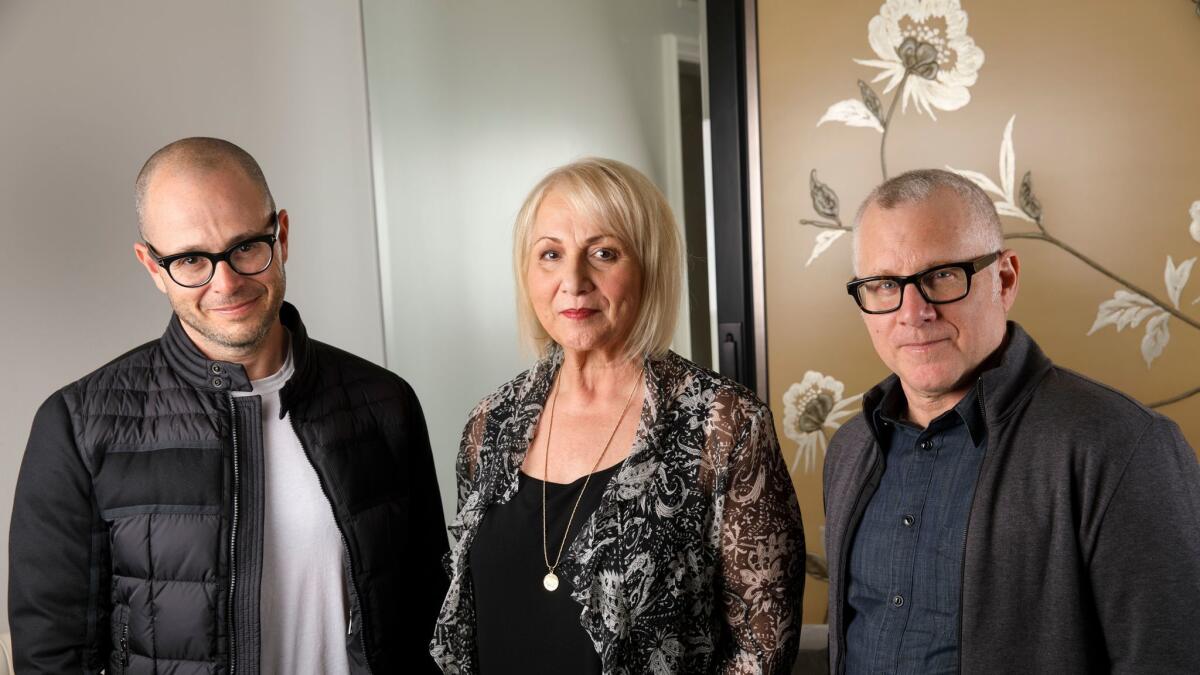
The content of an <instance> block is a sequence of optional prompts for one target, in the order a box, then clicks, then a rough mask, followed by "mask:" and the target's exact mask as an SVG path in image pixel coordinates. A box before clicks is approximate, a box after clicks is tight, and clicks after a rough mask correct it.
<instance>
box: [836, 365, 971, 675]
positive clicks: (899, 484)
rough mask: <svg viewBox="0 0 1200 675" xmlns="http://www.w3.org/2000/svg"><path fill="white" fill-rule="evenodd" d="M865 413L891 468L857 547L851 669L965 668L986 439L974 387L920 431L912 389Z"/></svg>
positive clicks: (850, 607) (850, 612)
mask: <svg viewBox="0 0 1200 675" xmlns="http://www.w3.org/2000/svg"><path fill="white" fill-rule="evenodd" d="M893 393H894V395H893V396H891V397H889V398H885V399H884V400H883V401H881V402H880V404H879V406H878V408H876V409H875V410H872V411H865V412H866V413H867V415H868V417H867V419H868V420H871V422H872V424H873V425H874V426H875V430H876V436H877V438H879V439H880V443H881V445H882V450H883V462H884V467H885V468H884V471H883V476H882V478H881V479H880V483H879V487H878V489H877V490H876V491H875V494H874V495H873V496H872V497H871V501H870V502H869V503H868V504H867V508H866V510H865V512H864V513H863V518H862V521H861V523H860V524H859V527H858V530H857V533H856V534H855V536H854V541H853V544H852V546H851V548H850V559H849V570H848V571H849V579H848V585H847V598H846V600H847V603H846V672H847V673H849V674H853V673H894V674H896V675H905V674H908V673H913V674H917V673H919V674H921V675H927V674H934V673H956V672H958V624H959V608H960V594H961V590H962V565H963V553H964V548H965V546H966V531H967V518H968V516H969V514H970V510H971V500H972V497H973V496H974V494H975V484H976V482H977V480H978V477H979V468H980V464H981V462H982V460H983V454H984V449H985V446H986V438H985V427H984V421H983V414H982V411H980V410H979V405H978V396H977V393H976V390H975V388H974V387H973V388H972V389H971V391H970V393H968V394H967V396H966V397H964V398H963V400H962V401H960V402H959V403H958V405H956V406H955V407H954V408H953V409H951V410H948V411H946V412H945V413H944V414H942V415H940V416H939V417H938V418H937V419H935V420H933V421H932V422H931V423H930V424H929V427H928V428H926V429H920V428H918V427H915V426H913V425H911V424H909V423H907V422H904V421H903V418H902V414H903V411H904V409H905V405H906V404H905V401H904V400H903V392H902V390H901V389H900V388H899V387H897V388H896V389H895V390H893Z"/></svg>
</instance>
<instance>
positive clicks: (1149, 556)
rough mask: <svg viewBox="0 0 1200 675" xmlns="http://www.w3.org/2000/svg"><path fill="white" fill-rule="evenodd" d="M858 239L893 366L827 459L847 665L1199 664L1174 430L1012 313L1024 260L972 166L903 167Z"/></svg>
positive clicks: (860, 289) (1191, 459)
mask: <svg viewBox="0 0 1200 675" xmlns="http://www.w3.org/2000/svg"><path fill="white" fill-rule="evenodd" d="M854 241H855V247H854V269H855V275H856V276H855V278H854V279H853V280H852V281H850V283H848V284H847V290H848V291H849V293H850V295H851V297H852V298H853V300H854V302H855V303H856V304H857V306H858V309H859V310H860V312H861V313H862V318H863V322H864V323H865V324H866V327H867V332H868V333H869V334H870V337H871V341H872V343H873V344H874V347H875V351H876V352H877V353H878V354H879V358H880V359H881V360H882V361H883V362H884V364H886V365H887V367H888V369H889V370H891V371H892V372H893V375H892V376H890V377H888V378H887V379H886V380H884V381H883V382H882V383H880V384H879V385H878V386H876V387H875V388H873V389H871V390H870V391H869V392H867V393H866V394H865V395H864V396H863V412H862V413H861V414H859V415H857V416H855V417H854V418H853V419H852V420H850V421H849V422H847V423H846V424H845V425H844V426H842V428H841V429H840V430H839V431H838V432H837V434H836V435H835V436H834V437H833V439H832V441H831V442H830V445H829V451H828V454H827V457H826V461H825V508H826V540H825V544H826V546H825V549H826V552H827V554H828V557H829V570H830V586H829V605H830V610H829V624H830V625H829V635H830V640H829V642H830V661H831V667H832V672H834V673H849V674H854V673H868V672H870V673H876V672H886V673H897V674H904V673H922V674H926V673H989V674H990V673H1002V672H1014V673H1017V672H1019V673H1056V674H1058V673H1110V672H1111V673H1135V672H1137V673H1185V672H1186V673H1197V672H1200V650H1198V649H1197V648H1196V644H1195V638H1196V630H1197V629H1196V626H1197V625H1200V466H1198V464H1197V461H1196V455H1195V453H1194V451H1193V450H1192V449H1191V448H1190V447H1188V444H1187V442H1186V441H1185V440H1184V438H1183V436H1182V434H1181V433H1180V431H1179V428H1178V427H1177V426H1176V425H1175V424H1174V423H1173V422H1171V421H1170V420H1168V419H1167V418H1165V417H1163V416H1162V415H1160V414H1158V413H1156V412H1154V411H1152V410H1150V409H1148V408H1146V407H1144V406H1142V405H1140V404H1139V403H1137V402H1136V401H1134V400H1132V399H1130V398H1129V397H1128V396H1125V395H1124V394H1121V393H1120V392H1118V391H1115V390H1113V389H1110V388H1108V387H1106V386H1104V385H1102V384H1099V383H1096V382H1093V381H1091V380H1088V379H1087V378H1085V377H1083V376H1081V375H1078V374H1076V373H1074V372H1071V371H1069V370H1066V369H1064V368H1060V367H1058V366H1055V365H1054V364H1053V363H1052V362H1051V361H1050V360H1049V359H1048V358H1047V357H1046V356H1045V354H1043V353H1042V351H1041V350H1040V349H1039V348H1038V346H1037V344H1035V343H1034V341H1033V339H1032V338H1031V337H1030V336H1029V335H1028V334H1027V333H1026V332H1025V331H1024V330H1022V328H1021V327H1020V326H1018V325H1017V324H1016V323H1013V322H1010V321H1007V314H1008V311H1009V310H1010V309H1011V308H1012V306H1013V302H1014V301H1015V300H1016V297H1017V289H1018V279H1019V272H1020V264H1019V262H1018V259H1017V256H1016V254H1015V253H1014V252H1013V251H1011V250H1007V249H1005V248H1004V241H1003V235H1002V232H1001V229H1000V220H999V217H998V216H997V214H996V210H995V208H994V206H993V205H992V203H991V201H990V200H989V199H988V197H987V195H986V194H985V193H984V192H983V191H982V190H980V189H979V188H978V187H977V186H975V185H974V184H973V183H971V182H969V181H967V180H965V179H963V178H962V177H960V176H958V175H956V174H953V173H950V172H946V171H939V170H922V171H912V172H909V173H906V174H903V175H901V176H897V177H895V178H893V179H891V180H889V181H887V182H885V183H883V184H882V185H880V186H879V187H877V188H875V190H874V191H873V192H872V193H871V194H870V196H868V197H867V199H866V201H865V202H864V203H863V206H862V208H861V209H859V212H858V217H857V219H856V224H855V230H854ZM906 291H907V292H906Z"/></svg>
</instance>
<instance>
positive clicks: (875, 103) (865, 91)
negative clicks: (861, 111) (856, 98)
mask: <svg viewBox="0 0 1200 675" xmlns="http://www.w3.org/2000/svg"><path fill="white" fill-rule="evenodd" d="M858 91H859V93H860V94H862V101H863V105H865V106H867V110H870V111H871V114H872V115H874V116H875V119H877V120H879V121H880V122H883V104H882V103H880V102H879V96H877V95H876V94H875V90H874V89H872V88H871V85H869V84H867V83H866V82H863V81H862V80H859V81H858Z"/></svg>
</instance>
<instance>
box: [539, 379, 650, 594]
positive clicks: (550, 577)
mask: <svg viewBox="0 0 1200 675" xmlns="http://www.w3.org/2000/svg"><path fill="white" fill-rule="evenodd" d="M645 374H646V369H645V367H643V368H642V371H641V372H640V373H638V379H637V382H634V383H633V388H632V389H630V390H629V398H627V399H625V407H624V408H622V409H621V416H620V417H618V418H617V425H616V426H615V427H613V430H612V433H611V434H609V435H608V440H607V441H605V442H604V448H603V449H602V450H601V451H600V456H599V457H597V458H596V462H595V463H594V464H592V470H591V471H589V472H588V475H587V478H585V479H584V480H583V488H582V489H581V490H580V491H579V496H578V497H576V498H575V506H573V507H571V516H570V517H569V518H567V528H566V530H564V531H563V538H562V542H561V543H559V545H558V554H557V555H555V556H554V563H553V564H552V563H551V562H550V544H549V540H550V535H549V534H548V533H547V527H546V482H547V480H548V479H549V478H550V438H551V437H552V436H553V435H554V412H555V410H557V409H558V389H559V387H558V382H557V380H556V381H555V383H554V396H553V397H552V398H551V399H550V424H549V425H548V426H547V427H546V455H545V457H544V458H543V462H542V557H543V559H544V560H545V561H546V576H544V577H542V586H545V587H546V590H547V591H550V592H554V591H555V590H557V589H558V575H557V574H555V573H554V570H555V569H557V568H558V563H559V561H560V560H562V553H563V549H564V548H566V545H567V537H568V536H569V535H570V534H571V523H573V522H574V521H575V511H577V510H578V509H579V502H580V501H582V500H583V493H584V492H586V491H587V486H588V483H589V482H591V480H592V474H593V473H595V472H596V467H598V466H600V460H602V459H604V455H606V454H607V453H608V446H609V445H611V444H612V439H613V438H614V437H615V436H616V435H617V429H620V428H621V422H623V421H624V420H625V414H626V413H628V412H629V404H630V403H632V402H633V395H634V394H635V393H637V390H638V385H640V384H641V383H642V377H643V376H645Z"/></svg>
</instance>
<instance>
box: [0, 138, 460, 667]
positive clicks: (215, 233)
mask: <svg viewBox="0 0 1200 675" xmlns="http://www.w3.org/2000/svg"><path fill="white" fill-rule="evenodd" d="M135 201H136V207H137V214H138V220H139V227H140V234H141V241H138V242H137V243H135V244H134V246H133V249H134V253H135V255H136V256H137V259H138V262H139V264H140V266H141V268H142V269H143V270H144V271H145V272H146V274H147V275H148V276H149V278H150V280H151V281H152V282H153V283H154V285H155V287H156V288H158V290H159V291H161V292H162V293H163V294H165V295H166V296H167V299H168V301H169V302H170V305H171V308H172V309H173V310H174V312H173V315H172V317H171V320H170V322H169V324H168V326H167V330H166V332H165V333H164V334H163V336H162V337H161V338H159V339H157V340H153V341H151V342H148V343H146V344H144V345H142V346H141V347H137V348H135V349H133V350H132V351H130V352H128V353H127V354H125V355H123V356H121V357H119V358H117V359H116V360H114V361H112V362H111V363H109V364H108V365H105V366H103V367H101V368H100V369H99V370H96V371H95V372H93V373H91V374H89V375H87V376H85V377H83V378H82V379H80V380H79V381H77V382H74V383H72V384H69V385H67V386H66V387H64V388H62V389H60V390H59V391H57V392H55V393H54V394H53V395H52V396H51V397H50V398H49V399H48V400H47V401H46V403H45V404H43V405H42V407H41V409H40V410H39V411H38V413H37V416H36V418H35V419H34V422H33V430H32V432H31V433H30V437H29V444H28V447H27V448H26V451H25V456H24V459H23V461H22V464H21V474H20V477H19V478H18V481H17V489H16V498H15V501H14V504H13V512H12V530H11V536H10V539H9V547H10V549H9V550H10V560H11V565H10V568H11V578H10V586H9V608H8V609H9V623H10V625H11V626H12V631H13V652H14V658H15V663H16V669H17V672H19V673H99V672H101V671H104V672H107V673H110V674H115V673H121V674H123V673H160V672H161V673H176V674H178V675H190V674H198V673H228V674H230V675H254V674H257V673H260V672H263V673H289V674H303V673H311V674H313V675H317V674H321V675H349V674H351V673H371V672H375V673H398V672H407V673H417V672H434V671H436V666H435V665H434V663H433V661H432V659H431V658H430V657H429V654H428V652H427V651H426V644H427V643H428V641H429V636H430V635H431V634H432V632H433V625H434V619H435V618H436V616H437V612H438V609H439V607H440V606H441V602H442V597H443V595H444V594H445V592H446V587H447V584H448V579H447V578H446V576H445V573H444V572H443V570H442V566H441V557H442V555H443V554H444V553H445V552H446V551H447V548H448V544H447V539H446V530H445V526H444V521H443V519H442V508H441V500H440V498H439V496H438V490H437V482H436V478H435V477H434V471H433V457H432V454H431V452H430V448H429V437H428V434H427V432H426V429H425V420H424V417H423V415H422V413H421V406H420V403H419V402H418V401H417V397H416V394H415V393H414V392H413V390H412V388H411V387H410V386H409V385H408V384H407V383H406V382H405V381H404V380H402V379H401V378H399V377H397V376H396V375H394V374H393V373H390V372H388V371H387V370H385V369H383V368H381V367H379V366H377V365H375V364H372V363H369V362H368V361H365V360H364V359H361V358H358V357H356V356H353V355H351V354H348V353H346V352H344V351H341V350H339V349H336V348H334V347H331V346H329V345H326V344H324V343H321V342H318V341H317V340H314V339H311V338H309V337H308V333H307V331H306V330H305V327H304V324H303V322H301V320H300V314H299V312H298V311H297V310H296V308H295V307H293V306H292V305H290V304H288V303H286V302H284V299H283V297H284V290H285V287H286V276H285V274H284V263H286V262H287V258H288V248H289V243H290V241H289V234H290V229H289V228H290V224H291V223H290V220H289V217H288V213H287V211H286V210H283V209H278V210H277V209H276V208H275V201H274V199H273V198H272V196H271V191H270V189H269V188H268V187H267V181H266V179H265V178H264V177H263V172H262V170H261V169H260V168H259V166H258V163H257V162H256V161H255V160H254V158H253V157H251V156H250V155H249V154H248V153H246V151H245V150H243V149H241V148H239V147H238V146H236V145H234V144H232V143H230V142H228V141H224V140H220V139H216V138H186V139H183V140H180V141H176V142H174V143H171V144H169V145H167V146H166V147H164V148H162V149H160V150H159V151H158V152H156V153H154V155H153V156H151V157H150V159H149V160H148V161H147V162H146V164H145V166H144V167H143V168H142V171H141V173H140V174H139V175H138V178H137V182H136V184H135Z"/></svg>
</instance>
